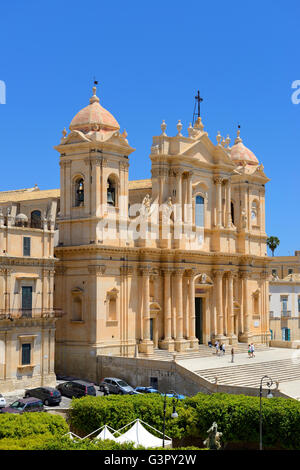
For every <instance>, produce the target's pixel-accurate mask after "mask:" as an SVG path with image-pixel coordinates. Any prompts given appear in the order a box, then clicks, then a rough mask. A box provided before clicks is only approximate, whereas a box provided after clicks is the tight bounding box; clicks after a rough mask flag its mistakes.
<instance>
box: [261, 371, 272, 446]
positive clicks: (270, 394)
mask: <svg viewBox="0 0 300 470" xmlns="http://www.w3.org/2000/svg"><path fill="white" fill-rule="evenodd" d="M265 379H266V380H267V386H268V389H269V390H268V393H267V398H273V394H272V393H271V387H272V385H273V380H272V379H271V378H270V377H268V376H267V375H264V376H263V377H262V378H261V381H260V387H259V450H263V447H262V412H261V405H262V400H261V399H262V384H263V381H264V380H265Z"/></svg>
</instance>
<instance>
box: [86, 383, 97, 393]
mask: <svg viewBox="0 0 300 470" xmlns="http://www.w3.org/2000/svg"><path fill="white" fill-rule="evenodd" d="M87 389H88V391H89V392H94V390H95V389H94V387H93V386H92V385H91V386H90V387H88V388H87Z"/></svg>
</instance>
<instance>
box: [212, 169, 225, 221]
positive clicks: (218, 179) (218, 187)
mask: <svg viewBox="0 0 300 470" xmlns="http://www.w3.org/2000/svg"><path fill="white" fill-rule="evenodd" d="M222 181H223V178H221V177H220V176H217V177H216V178H215V179H214V182H215V185H216V210H217V221H216V222H217V227H218V228H221V227H222Z"/></svg>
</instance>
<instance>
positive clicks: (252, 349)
mask: <svg viewBox="0 0 300 470" xmlns="http://www.w3.org/2000/svg"><path fill="white" fill-rule="evenodd" d="M250 348H251V357H255V354H254V344H253V343H251V346H250Z"/></svg>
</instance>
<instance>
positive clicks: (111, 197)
mask: <svg viewBox="0 0 300 470" xmlns="http://www.w3.org/2000/svg"><path fill="white" fill-rule="evenodd" d="M118 198H119V178H118V176H117V175H116V174H115V173H111V174H110V175H109V176H108V178H107V205H109V206H112V207H118Z"/></svg>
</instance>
